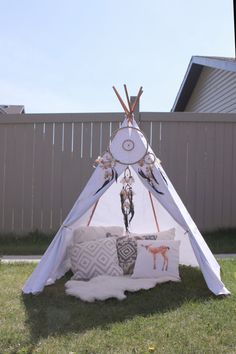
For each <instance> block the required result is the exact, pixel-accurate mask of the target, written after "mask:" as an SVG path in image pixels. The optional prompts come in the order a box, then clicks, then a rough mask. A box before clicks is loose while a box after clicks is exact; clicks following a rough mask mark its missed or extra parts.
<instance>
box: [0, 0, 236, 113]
mask: <svg viewBox="0 0 236 354" xmlns="http://www.w3.org/2000/svg"><path fill="white" fill-rule="evenodd" d="M0 12H1V21H0V44H1V47H0V48H1V52H0V64H1V75H0V104H24V105H25V108H26V112H27V113H46V112H51V113H53V112H55V113H57V112H96V111H97V112H107V111H117V110H121V108H120V105H119V103H118V102H117V99H116V97H115V95H114V92H113V90H112V88H111V87H112V86H113V85H115V86H116V87H117V89H118V90H119V91H121V90H123V84H124V83H126V84H127V86H128V89H129V93H130V94H131V95H135V94H136V93H137V91H138V89H139V87H140V86H143V89H144V93H143V95H142V98H141V104H140V106H141V110H142V111H160V112H161V111H170V109H171V107H172V104H173V102H174V99H175V97H176V95H177V92H178V89H179V87H180V84H181V82H182V80H183V76H184V74H185V72H186V69H187V66H188V63H189V61H190V59H191V56H192V55H207V56H225V57H227V56H229V57H232V56H234V28H233V0H198V1H196V0H165V1H163V0H145V1H144V0H119V1H115V0H67V1H65V0H57V1H55V0H50V1H48V0H40V1H30V0H21V1H19V0H0ZM122 94H123V92H122Z"/></svg>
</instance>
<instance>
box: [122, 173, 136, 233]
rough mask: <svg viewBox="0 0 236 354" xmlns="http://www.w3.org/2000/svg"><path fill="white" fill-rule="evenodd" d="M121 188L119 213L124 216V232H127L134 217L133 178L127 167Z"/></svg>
mask: <svg viewBox="0 0 236 354" xmlns="http://www.w3.org/2000/svg"><path fill="white" fill-rule="evenodd" d="M121 183H122V184H123V187H122V189H121V192H120V201H121V211H122V214H123V216H124V224H125V229H126V232H129V225H130V223H131V220H132V219H133V217H134V203H133V195H134V192H133V189H132V185H133V184H134V178H133V176H132V175H131V171H130V169H129V167H126V169H125V172H124V177H123V178H122V180H121Z"/></svg>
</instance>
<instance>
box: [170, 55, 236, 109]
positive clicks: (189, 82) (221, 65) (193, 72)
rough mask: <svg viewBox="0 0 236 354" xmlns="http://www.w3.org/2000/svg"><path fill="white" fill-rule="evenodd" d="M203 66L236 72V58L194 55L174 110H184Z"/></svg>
mask: <svg viewBox="0 0 236 354" xmlns="http://www.w3.org/2000/svg"><path fill="white" fill-rule="evenodd" d="M203 67H210V68H214V69H221V70H225V71H232V72H236V59H234V58H223V57H202V56H193V57H192V58H191V60H190V63H189V65H188V68H187V71H186V74H185V76H184V79H183V82H182V84H181V86H180V89H179V92H178V94H177V96H176V99H175V102H174V104H173V107H172V109H171V111H172V112H182V111H184V109H185V107H186V105H187V103H188V100H189V98H190V96H191V94H192V92H193V90H194V87H195V86H196V83H197V81H198V78H199V76H200V74H201V71H202V69H203Z"/></svg>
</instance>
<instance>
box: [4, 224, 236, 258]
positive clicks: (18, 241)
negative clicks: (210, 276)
mask: <svg viewBox="0 0 236 354" xmlns="http://www.w3.org/2000/svg"><path fill="white" fill-rule="evenodd" d="M54 235H55V233H52V234H51V235H47V234H44V233H42V232H39V231H37V230H36V231H34V232H31V233H29V234H28V235H23V236H18V235H15V234H8V235H0V256H1V255H41V254H43V253H44V252H45V250H46V249H47V247H48V245H49V243H50V242H51V241H52V239H53V236H54ZM203 236H204V238H205V240H206V242H207V243H208V245H209V247H210V249H211V250H212V252H213V253H236V229H225V230H217V231H214V232H208V233H203Z"/></svg>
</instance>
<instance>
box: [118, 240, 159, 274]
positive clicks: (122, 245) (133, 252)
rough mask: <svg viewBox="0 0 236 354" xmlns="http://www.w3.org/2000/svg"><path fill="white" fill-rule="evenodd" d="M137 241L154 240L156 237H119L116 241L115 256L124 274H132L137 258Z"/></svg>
mask: <svg viewBox="0 0 236 354" xmlns="http://www.w3.org/2000/svg"><path fill="white" fill-rule="evenodd" d="M137 239H138V240H156V235H145V236H142V237H140V236H138V237H136V236H134V237H120V238H118V239H117V241H116V247H117V255H118V260H119V265H120V267H121V268H122V269H123V272H124V274H125V275H126V274H133V270H134V265H135V261H136V258H137Z"/></svg>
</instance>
